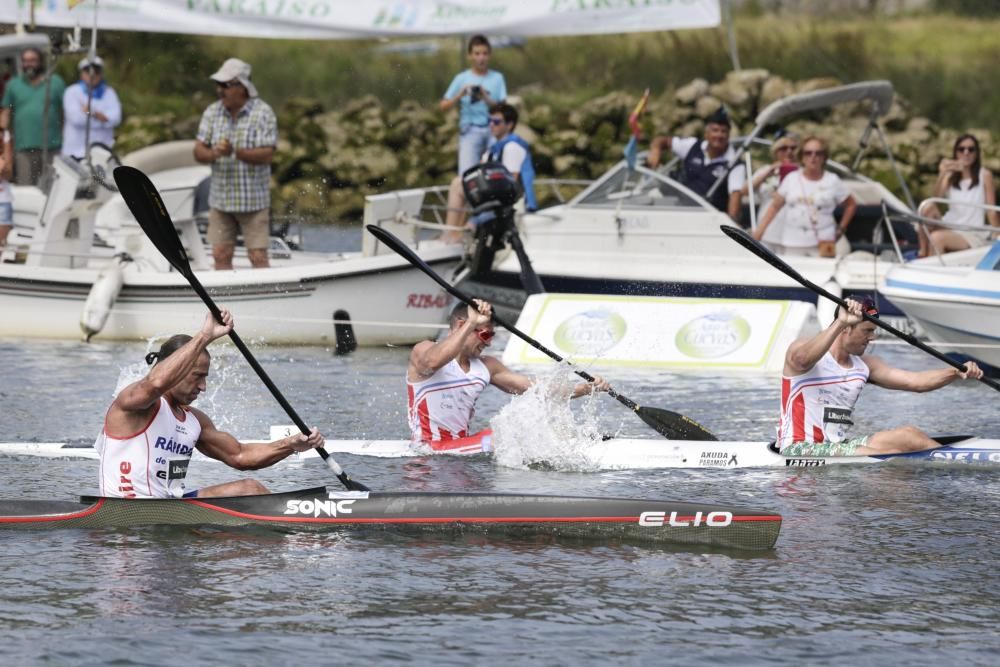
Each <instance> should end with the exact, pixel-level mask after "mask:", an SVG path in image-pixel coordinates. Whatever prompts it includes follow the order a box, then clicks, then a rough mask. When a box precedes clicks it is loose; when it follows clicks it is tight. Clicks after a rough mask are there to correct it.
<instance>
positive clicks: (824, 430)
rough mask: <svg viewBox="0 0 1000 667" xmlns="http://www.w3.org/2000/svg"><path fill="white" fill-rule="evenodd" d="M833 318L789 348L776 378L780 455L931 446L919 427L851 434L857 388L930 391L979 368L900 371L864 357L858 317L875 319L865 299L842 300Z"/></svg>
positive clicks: (868, 330)
mask: <svg viewBox="0 0 1000 667" xmlns="http://www.w3.org/2000/svg"><path fill="white" fill-rule="evenodd" d="M846 302H847V305H848V308H847V309H846V310H845V309H843V308H839V307H838V308H837V312H836V315H835V318H834V321H833V322H832V323H831V324H830V326H828V327H827V328H826V329H825V330H823V331H821V332H820V333H819V334H817V335H816V336H814V337H812V338H809V339H805V338H802V339H799V340H797V341H795V342H794V343H792V344H791V345H790V346H789V348H788V352H787V353H786V354H785V368H784V373H783V377H782V378H781V422H780V424H779V426H778V447H779V449H780V450H781V453H782V454H784V455H786V456H870V455H875V454H895V453H901V452H912V451H921V450H925V449H932V448H934V447H937V442H935V441H934V440H932V439H931V438H929V437H928V436H927V434H925V433H924V432H923V431H921V430H920V429H918V428H916V427H914V426H900V427H898V428H893V429H891V430H887V431H878V432H877V433H873V434H871V435H866V436H853V437H852V436H851V434H850V427H851V426H853V425H854V422H853V421H852V413H853V411H854V405H855V404H856V403H857V401H858V398H859V397H860V396H861V390H862V389H864V386H865V384H867V383H869V382H870V383H872V384H874V385H877V386H879V387H883V388H885V389H901V390H904V391H916V392H926V391H933V390H935V389H939V388H941V387H944V386H945V385H948V384H951V383H952V382H954V381H955V380H959V379H962V380H964V379H974V380H978V379H979V378H981V377H982V376H983V372H982V370H980V369H979V366H977V365H976V364H975V362H971V361H970V362H967V363H966V365H965V368H966V370H965V372H962V371H959V370H956V369H954V368H951V367H948V368H942V369H937V370H929V371H919V372H915V371H907V370H903V369H901V368H893V367H892V366H890V365H888V364H887V363H886V362H885V361H883V360H881V359H879V358H878V357H876V356H874V355H871V354H865V350H866V349H867V347H868V344H869V343H870V342H871V341H872V340H874V338H875V334H876V331H877V327H876V326H875V324H873V323H872V322H869V321H867V320H865V319H863V317H862V313H864V314H865V315H868V316H871V317H878V309H877V308H876V306H875V304H874V303H873V302H872V301H871V300H870V299H865V300H863V301H855V300H853V299H847V300H846Z"/></svg>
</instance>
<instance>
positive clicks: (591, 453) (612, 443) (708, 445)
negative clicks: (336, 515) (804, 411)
mask: <svg viewBox="0 0 1000 667" xmlns="http://www.w3.org/2000/svg"><path fill="white" fill-rule="evenodd" d="M272 436H273V438H274V439H277V438H279V437H283V436H281V435H274V434H272ZM935 440H936V441H937V442H938V443H940V446H939V447H936V448H934V449H928V450H924V451H920V452H911V453H908V454H885V455H881V456H829V457H819V456H784V455H782V454H780V453H779V452H778V451H777V450H776V449H775V448H774V446H773V445H772V444H770V443H767V442H760V441H729V442H723V441H714V442H712V441H684V440H662V439H651V438H612V439H610V440H603V441H599V442H586V443H583V444H581V445H580V446H579V450H578V454H579V455H578V456H574V460H575V461H576V462H577V464H578V465H579V464H580V463H581V462H583V465H584V467H586V468H587V469H592V470H627V469H659V468H786V467H787V468H801V467H815V466H826V465H845V464H861V463H867V464H870V463H883V462H885V461H911V462H937V463H962V464H995V465H1000V440H998V439H990V438H979V437H975V436H971V435H950V436H937V437H936V438H935ZM437 445H440V446H437ZM325 448H326V450H327V451H329V452H333V453H337V454H355V455H360V456H374V457H381V458H409V457H418V456H428V455H451V456H466V455H472V454H484V453H486V454H489V453H492V452H493V450H494V439H493V437H492V435H491V434H490V433H489V432H483V433H479V434H476V436H470V437H469V438H463V439H462V440H454V441H450V442H449V443H435V446H429V445H423V444H415V443H412V442H410V441H409V440H327V441H326V445H325ZM0 454H4V455H8V456H38V457H46V458H79V459H96V458H97V452H95V451H94V449H93V448H92V447H91V446H90V445H89V444H85V445H79V444H67V443H61V442H7V443H0ZM316 457H317V456H316V454H315V453H314V452H311V451H310V452H306V453H304V454H295V455H293V456H291V457H289V458H288V459H286V461H289V462H295V461H306V460H310V459H313V458H316ZM204 460H206V461H210V460H211V459H207V458H205V459H204Z"/></svg>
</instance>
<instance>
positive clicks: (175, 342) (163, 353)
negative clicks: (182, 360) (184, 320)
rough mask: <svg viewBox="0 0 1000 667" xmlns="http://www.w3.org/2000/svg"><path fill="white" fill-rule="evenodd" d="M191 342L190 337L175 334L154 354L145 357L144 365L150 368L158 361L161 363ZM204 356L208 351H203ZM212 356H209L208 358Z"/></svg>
mask: <svg viewBox="0 0 1000 667" xmlns="http://www.w3.org/2000/svg"><path fill="white" fill-rule="evenodd" d="M190 341H191V336H188V335H187V334H177V335H176V336H171V337H170V338H168V339H167V340H165V341H163V345H161V346H160V349H159V350H157V351H156V352H150V353H149V354H147V355H146V363H147V364H149V365H150V366H152V365H153V364H154V363H156V362H158V361H163V360H164V359H166V358H167V357H169V356H170V355H171V354H173V353H174V352H176V351H177V350H179V349H181V348H182V347H184V346H185V345H187V344H188V343H189V342H190ZM205 354H208V350H205ZM211 356H212V355H210V354H209V357H211Z"/></svg>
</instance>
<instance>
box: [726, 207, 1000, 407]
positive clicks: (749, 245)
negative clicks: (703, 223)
mask: <svg viewBox="0 0 1000 667" xmlns="http://www.w3.org/2000/svg"><path fill="white" fill-rule="evenodd" d="M720 228H721V229H722V233H724V234H725V235H726V236H728V237H729V238H731V239H732V240H734V241H736V242H737V243H739V244H740V245H741V246H743V247H744V248H746V249H747V250H749V251H750V252H752V253H753V254H755V255H757V256H758V257H760V258H761V259H762V260H764V261H765V262H767V263H768V264H770V265H771V266H773V267H774V268H776V269H778V270H779V271H781V272H782V273H784V274H785V275H786V276H788V277H789V278H791V279H792V280H794V281H795V282H797V283H799V284H800V285H802V286H803V287H805V288H807V289H810V290H812V291H813V292H815V293H816V294H818V295H820V296H824V297H826V298H827V299H829V300H830V301H833V302H834V303H835V304H837V305H839V306H840V307H841V308H847V302H846V301H844V300H843V299H842V298H840V297H839V296H836V295H834V294H831V293H830V292H828V291H827V290H825V289H823V288H822V287H820V286H819V285H817V284H816V283H813V282H810V281H809V280H808V279H807V278H806V277H805V276H803V275H802V274H800V273H799V272H798V271H796V270H795V269H793V268H792V267H791V266H789V265H788V264H787V263H786V262H785V261H784V260H783V259H781V258H780V257H778V256H777V255H775V254H774V253H773V252H771V251H770V250H768V249H767V248H766V247H764V245H763V244H761V243H760V242H759V241H757V240H756V239H754V238H753V237H752V236H750V235H749V234H747V233H746V232H745V231H744V230H742V229H740V228H739V227H734V226H733V225H721V226H720ZM862 317H864V319H866V320H868V321H869V322H871V323H872V324H874V325H875V326H877V327H880V328H882V329H884V330H886V331H888V332H889V333H891V334H892V335H893V336H896V337H897V338H901V339H903V340H905V341H906V342H907V343H909V344H910V345H912V346H914V347H916V348H919V349H921V350H923V351H924V352H926V353H927V354H929V355H931V356H932V357H935V358H937V359H940V360H941V361H943V362H944V363H946V364H948V365H949V366H951V367H953V368H957V369H958V370H960V371H962V372H963V373H964V372H965V371H966V368H965V365H964V364H960V363H958V362H957V361H955V360H954V359H951V358H950V357H948V356H946V355H944V354H942V353H941V352H939V351H938V350H935V349H934V348H933V347H931V346H930V345H927V344H926V343H924V342H922V341H919V340H917V339H916V338H915V337H914V336H911V335H910V334H906V333H903V332H902V331H900V330H899V329H897V328H895V327H894V326H892V325H891V324H886V323H885V322H883V321H882V320H880V319H878V318H877V317H872V316H871V315H868V314H867V313H862ZM979 381H980V382H982V383H983V384H985V385H987V386H989V387H992V388H993V389H996V390H997V391H1000V384H998V383H997V382H996V381H995V380H991V379H990V378H988V377H981V378H979Z"/></svg>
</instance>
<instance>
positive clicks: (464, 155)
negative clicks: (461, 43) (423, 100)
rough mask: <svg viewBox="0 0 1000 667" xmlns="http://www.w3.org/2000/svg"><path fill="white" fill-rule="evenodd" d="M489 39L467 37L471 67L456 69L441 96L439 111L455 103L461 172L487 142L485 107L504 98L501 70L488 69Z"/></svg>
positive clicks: (474, 161) (487, 114)
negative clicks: (456, 107)
mask: <svg viewBox="0 0 1000 667" xmlns="http://www.w3.org/2000/svg"><path fill="white" fill-rule="evenodd" d="M490 55H491V49H490V41H489V40H488V39H486V37H485V36H484V35H473V37H472V38H471V39H470V40H469V47H468V57H469V64H470V65H471V67H470V68H469V69H467V70H465V71H463V72H459V73H458V74H457V75H456V76H455V78H454V79H452V81H451V85H450V86H448V90H447V91H446V92H445V94H444V97H443V98H442V99H441V103H440V107H441V110H442V111H448V110H449V109H451V108H452V107H454V106H455V105H456V104H458V105H459V106H458V129H459V136H458V173H459V174H462V173H463V172H465V170H466V169H468V168H469V167H472V166H473V165H475V164H476V162H478V161H479V156H480V155H482V153H483V151H485V150H486V147H487V146H488V145H489V139H490V132H489V109H490V107H491V106H493V105H494V104H496V103H498V102H503V101H504V100H505V99H507V84H506V82H505V81H504V78H503V74H501V73H500V72H498V71H496V70H491V69H490V68H489V65H490Z"/></svg>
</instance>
